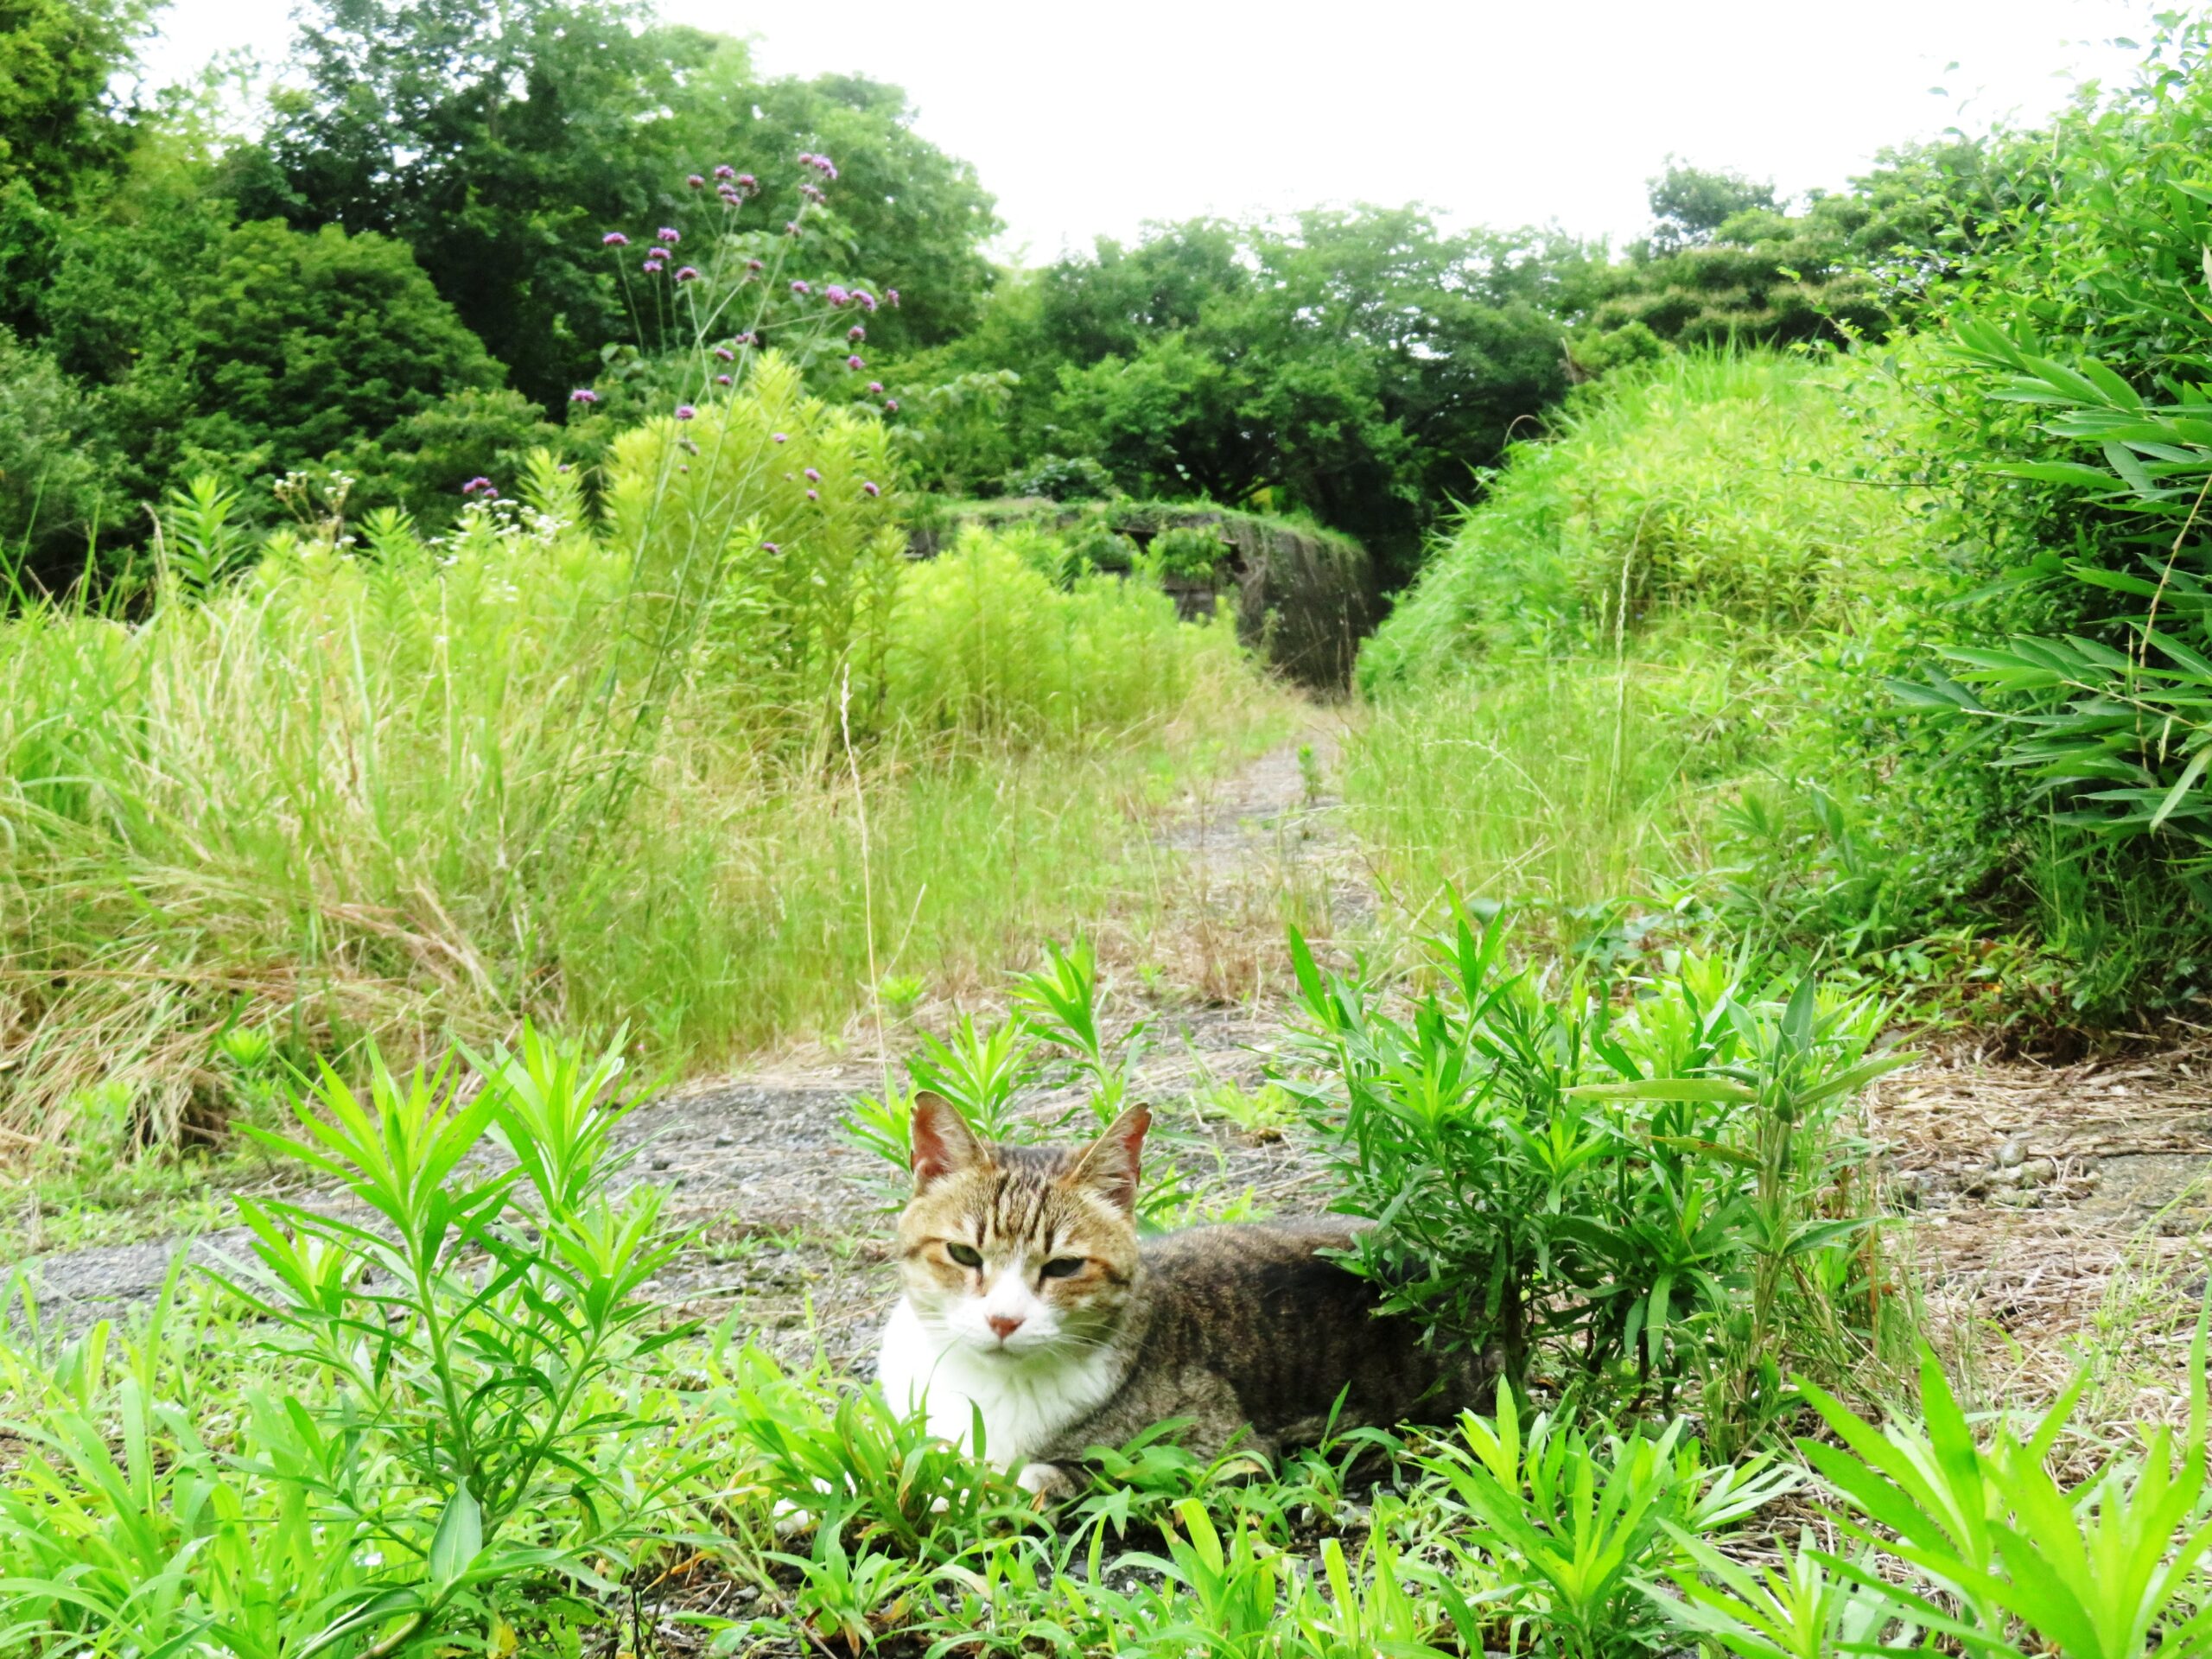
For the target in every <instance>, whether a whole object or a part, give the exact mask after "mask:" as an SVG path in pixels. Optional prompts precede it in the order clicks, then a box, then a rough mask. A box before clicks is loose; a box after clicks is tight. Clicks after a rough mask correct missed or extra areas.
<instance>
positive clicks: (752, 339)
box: [737, 328, 760, 346]
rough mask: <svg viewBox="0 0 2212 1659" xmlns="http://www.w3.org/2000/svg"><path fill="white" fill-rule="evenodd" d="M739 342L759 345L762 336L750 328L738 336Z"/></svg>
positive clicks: (742, 344) (746, 344) (743, 344)
mask: <svg viewBox="0 0 2212 1659" xmlns="http://www.w3.org/2000/svg"><path fill="white" fill-rule="evenodd" d="M737 343H738V344H739V345H741V346H758V345H759V344H760V335H758V334H754V333H753V331H752V330H751V329H750V328H748V329H747V330H746V331H745V332H744V333H743V334H740V335H739V336H738V337H737Z"/></svg>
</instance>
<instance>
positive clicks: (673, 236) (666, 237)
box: [658, 225, 683, 248]
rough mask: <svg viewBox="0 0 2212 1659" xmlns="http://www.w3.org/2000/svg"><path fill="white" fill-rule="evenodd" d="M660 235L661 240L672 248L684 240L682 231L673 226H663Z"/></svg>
mask: <svg viewBox="0 0 2212 1659" xmlns="http://www.w3.org/2000/svg"><path fill="white" fill-rule="evenodd" d="M658 235H659V237H660V239H661V240H662V241H664V242H665V243H667V244H668V245H669V246H670V247H671V248H672V247H674V246H675V245H677V243H679V242H681V241H682V240H683V232H681V231H678V230H676V229H674V228H673V227H672V226H667V225H664V226H661V227H660V230H659V232H658Z"/></svg>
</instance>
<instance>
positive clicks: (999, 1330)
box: [991, 1313, 1021, 1342]
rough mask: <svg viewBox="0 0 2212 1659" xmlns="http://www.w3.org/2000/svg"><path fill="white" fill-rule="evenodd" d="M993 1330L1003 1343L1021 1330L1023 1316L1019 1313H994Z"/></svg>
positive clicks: (992, 1319) (992, 1318)
mask: <svg viewBox="0 0 2212 1659" xmlns="http://www.w3.org/2000/svg"><path fill="white" fill-rule="evenodd" d="M991 1329H992V1331H993V1332H995V1333H996V1334H997V1336H998V1339H999V1340H1000V1341H1001V1342H1004V1341H1005V1340H1006V1339H1007V1338H1008V1337H1010V1336H1012V1335H1013V1334H1014V1332H1017V1331H1019V1330H1020V1329H1021V1315H1020V1314H1019V1313H994V1314H992V1315H991Z"/></svg>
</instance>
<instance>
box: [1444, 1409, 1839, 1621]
mask: <svg viewBox="0 0 2212 1659" xmlns="http://www.w3.org/2000/svg"><path fill="white" fill-rule="evenodd" d="M1416 1462H1417V1464H1418V1465H1419V1466H1421V1467H1422V1468H1423V1469H1425V1470H1427V1472H1428V1473H1429V1475H1430V1477H1431V1478H1433V1479H1434V1480H1436V1481H1437V1482H1438V1483H1440V1484H1441V1485H1442V1486H1444V1487H1445V1488H1446V1489H1447V1490H1448V1491H1450V1492H1451V1493H1452V1496H1453V1497H1456V1498H1457V1499H1458V1500H1459V1503H1462V1504H1464V1505H1465V1508H1466V1510H1467V1511H1468V1513H1469V1514H1470V1515H1471V1516H1473V1517H1474V1518H1475V1520H1476V1521H1478V1522H1479V1523H1480V1525H1481V1528H1482V1531H1481V1532H1479V1533H1478V1534H1477V1535H1476V1536H1477V1541H1478V1548H1481V1549H1482V1550H1483V1551H1484V1554H1487V1555H1489V1556H1490V1557H1491V1559H1492V1560H1493V1562H1494V1563H1497V1564H1500V1565H1501V1570H1503V1571H1505V1572H1507V1573H1509V1574H1510V1580H1509V1581H1510V1582H1511V1583H1512V1584H1513V1585H1514V1586H1516V1587H1515V1591H1514V1593H1513V1595H1512V1597H1511V1599H1510V1603H1509V1605H1510V1606H1511V1608H1512V1610H1513V1613H1514V1617H1515V1618H1516V1623H1518V1624H1522V1626H1523V1627H1524V1628H1525V1629H1527V1630H1529V1631H1530V1632H1531V1633H1532V1634H1533V1635H1534V1636H1535V1637H1536V1639H1537V1640H1539V1641H1540V1642H1541V1643H1543V1644H1544V1645H1545V1646H1546V1647H1547V1648H1548V1649H1549V1650H1550V1651H1553V1652H1555V1653H1558V1654H1560V1655H1562V1656H1573V1659H1597V1656H1600V1655H1605V1654H1611V1653H1617V1652H1624V1651H1629V1650H1632V1649H1635V1648H1636V1647H1637V1646H1638V1645H1640V1644H1639V1643H1638V1642H1637V1639H1636V1633H1637V1625H1638V1624H1639V1623H1640V1622H1642V1621H1643V1619H1645V1618H1648V1616H1649V1608H1648V1605H1647V1604H1646V1600H1645V1598H1644V1596H1643V1592H1642V1589H1641V1586H1642V1583H1643V1580H1645V1579H1646V1578H1647V1577H1648V1576H1649V1575H1650V1574H1651V1573H1655V1572H1656V1571H1657V1570H1659V1569H1660V1568H1661V1567H1662V1566H1663V1565H1665V1564H1666V1562H1667V1561H1668V1560H1670V1559H1671V1558H1672V1556H1673V1554H1674V1545H1673V1538H1674V1536H1675V1532H1672V1531H1669V1529H1670V1528H1671V1529H1675V1531H1679V1532H1680V1533H1681V1534H1684V1535H1690V1536H1693V1537H1694V1536H1696V1535H1701V1534H1704V1533H1708V1532H1712V1531H1715V1530H1718V1529H1721V1528H1723V1527H1726V1526H1728V1525H1730V1524H1732V1523H1733V1522H1737V1521H1739V1520H1741V1519H1742V1518H1743V1517H1745V1516H1748V1515H1750V1514H1751V1513H1752V1512H1753V1511H1755V1510H1758V1509H1760V1508H1762V1507H1764V1505H1765V1504H1767V1503H1770V1502H1772V1501H1773V1500H1774V1499H1775V1498H1777V1497H1781V1496H1782V1495H1783V1493H1785V1492H1787V1491H1790V1490H1791V1489H1792V1488H1793V1487H1795V1486H1796V1484H1797V1482H1798V1476H1797V1475H1796V1472H1795V1471H1791V1470H1788V1469H1778V1468H1776V1467H1774V1466H1773V1463H1772V1459H1770V1457H1766V1456H1760V1457H1754V1458H1751V1459H1747V1460H1745V1461H1744V1462H1741V1463H1738V1464H1736V1465H1724V1466H1722V1467H1720V1468H1719V1469H1713V1468H1710V1467H1708V1466H1707V1465H1706V1464H1705V1462H1704V1459H1703V1456H1702V1452H1701V1449H1700V1446H1699V1445H1698V1443H1697V1442H1696V1441H1695V1440H1689V1439H1687V1438H1686V1437H1685V1430H1684V1426H1683V1425H1682V1424H1681V1422H1680V1421H1676V1422H1674V1423H1671V1424H1669V1426H1668V1427H1666V1428H1665V1429H1664V1430H1663V1431H1662V1432H1661V1433H1660V1434H1659V1435H1658V1436H1657V1438H1656V1439H1652V1438H1649V1437H1647V1436H1646V1435H1645V1433H1643V1430H1641V1429H1637V1430H1634V1431H1632V1432H1631V1433H1630V1434H1629V1435H1628V1436H1627V1437H1626V1438H1625V1439H1624V1438H1622V1437H1620V1436H1618V1435H1614V1436H1608V1437H1607V1438H1606V1439H1605V1440H1604V1441H1603V1442H1602V1443H1599V1442H1595V1441H1593V1440H1592V1439H1591V1438H1590V1436H1588V1435H1587V1434H1586V1433H1585V1432H1584V1431H1583V1430H1582V1429H1580V1427H1574V1426H1572V1425H1568V1424H1565V1423H1562V1422H1560V1421H1558V1420H1556V1419H1554V1418H1553V1417H1552V1416H1551V1415H1549V1414H1538V1415H1537V1417H1536V1418H1535V1421H1533V1422H1531V1423H1530V1424H1529V1430H1528V1433H1527V1435H1526V1437H1525V1439H1524V1438H1523V1436H1522V1431H1521V1424H1520V1417H1519V1411H1518V1408H1516V1405H1515V1404H1514V1402H1513V1397H1512V1395H1510V1394H1502V1395H1500V1396H1499V1400H1498V1408H1497V1417H1496V1418H1495V1419H1494V1420H1490V1421H1485V1420H1484V1419H1483V1418H1480V1417H1478V1416H1475V1415H1473V1414H1469V1415H1467V1416H1466V1417H1465V1418H1463V1419H1462V1420H1461V1422H1460V1440H1459V1441H1457V1442H1447V1443H1446V1445H1444V1446H1442V1447H1441V1448H1440V1449H1439V1450H1438V1451H1437V1452H1433V1453H1431V1454H1428V1455H1427V1456H1425V1457H1421V1458H1419V1459H1416Z"/></svg>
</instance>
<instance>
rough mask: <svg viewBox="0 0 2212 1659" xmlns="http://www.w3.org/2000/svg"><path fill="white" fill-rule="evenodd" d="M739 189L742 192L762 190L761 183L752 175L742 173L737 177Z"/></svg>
mask: <svg viewBox="0 0 2212 1659" xmlns="http://www.w3.org/2000/svg"><path fill="white" fill-rule="evenodd" d="M737 188H739V189H741V190H758V189H759V188H760V180H758V179H756V178H754V177H753V175H751V174H750V173H741V174H739V175H737Z"/></svg>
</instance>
